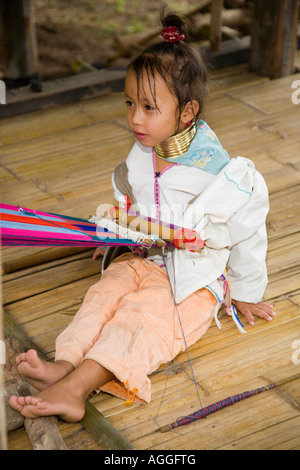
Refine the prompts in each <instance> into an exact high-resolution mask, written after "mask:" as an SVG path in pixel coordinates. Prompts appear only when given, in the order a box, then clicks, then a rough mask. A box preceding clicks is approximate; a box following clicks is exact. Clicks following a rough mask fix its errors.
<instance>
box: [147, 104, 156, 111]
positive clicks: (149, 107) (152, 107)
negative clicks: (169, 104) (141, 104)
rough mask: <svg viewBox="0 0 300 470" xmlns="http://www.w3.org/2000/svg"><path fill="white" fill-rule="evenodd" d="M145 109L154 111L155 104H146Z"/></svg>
mask: <svg viewBox="0 0 300 470" xmlns="http://www.w3.org/2000/svg"><path fill="white" fill-rule="evenodd" d="M145 109H146V110H147V111H154V110H155V107H154V106H151V105H150V104H145Z"/></svg>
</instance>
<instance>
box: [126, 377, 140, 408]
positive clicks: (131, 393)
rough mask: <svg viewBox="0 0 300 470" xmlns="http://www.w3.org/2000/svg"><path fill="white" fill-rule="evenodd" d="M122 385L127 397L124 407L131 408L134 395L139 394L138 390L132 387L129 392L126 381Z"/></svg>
mask: <svg viewBox="0 0 300 470" xmlns="http://www.w3.org/2000/svg"><path fill="white" fill-rule="evenodd" d="M124 385H125V389H126V390H127V397H128V398H127V400H126V401H125V403H124V406H131V405H132V403H133V400H134V398H135V396H136V394H137V393H139V389H138V388H136V387H134V388H133V389H132V392H131V391H130V390H129V385H128V380H126V382H125V384H124Z"/></svg>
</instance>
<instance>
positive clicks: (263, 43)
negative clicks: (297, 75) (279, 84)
mask: <svg viewBox="0 0 300 470" xmlns="http://www.w3.org/2000/svg"><path fill="white" fill-rule="evenodd" d="M298 11H299V2H298V0H274V1H272V2H270V1H269V0H256V2H255V7H254V17H253V25H252V33H251V51H250V71H251V72H255V73H258V74H260V75H262V76H266V77H269V78H271V79H274V78H280V77H284V76H287V75H290V74H292V73H294V69H295V65H294V60H295V50H296V47H297V24H298Z"/></svg>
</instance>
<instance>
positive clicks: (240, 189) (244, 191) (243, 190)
mask: <svg viewBox="0 0 300 470" xmlns="http://www.w3.org/2000/svg"><path fill="white" fill-rule="evenodd" d="M224 175H225V176H226V178H227V179H228V181H230V182H231V183H234V184H235V185H236V187H237V188H238V190H239V191H242V192H243V193H246V194H249V196H250V195H251V193H250V192H249V191H246V190H245V189H242V188H240V187H239V185H238V183H237V182H236V181H234V180H231V179H230V178H229V177H228V175H227V174H226V172H225V171H224Z"/></svg>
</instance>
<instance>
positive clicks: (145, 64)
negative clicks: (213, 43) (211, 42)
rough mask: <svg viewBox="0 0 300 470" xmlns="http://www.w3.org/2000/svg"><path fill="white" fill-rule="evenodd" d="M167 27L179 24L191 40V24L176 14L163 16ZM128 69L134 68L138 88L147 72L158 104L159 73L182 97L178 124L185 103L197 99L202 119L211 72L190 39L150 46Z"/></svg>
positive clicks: (199, 114)
mask: <svg viewBox="0 0 300 470" xmlns="http://www.w3.org/2000/svg"><path fill="white" fill-rule="evenodd" d="M161 22H162V25H163V27H164V28H166V27H169V26H175V27H177V29H178V31H179V32H180V34H184V35H185V37H186V39H188V36H189V31H190V25H189V22H188V21H187V20H184V19H182V18H180V17H179V16H178V15H176V14H174V13H169V14H167V15H166V16H164V13H162V15H161ZM128 70H133V71H134V73H135V75H136V79H137V86H138V91H139V89H140V83H141V76H142V74H143V73H144V72H145V73H146V76H147V78H148V82H149V86H150V90H151V93H152V97H153V99H154V102H155V104H156V93H155V81H154V76H155V74H157V73H158V74H159V75H160V76H161V77H162V79H163V80H164V81H165V83H166V84H167V86H168V88H169V90H170V92H171V93H172V94H173V95H174V96H175V97H176V98H177V100H178V117H177V119H178V126H179V121H180V115H181V112H182V111H183V109H184V107H185V105H186V104H187V103H189V102H191V101H193V100H195V101H197V102H198V104H199V111H198V112H197V114H196V115H195V119H196V120H198V119H200V116H201V114H202V113H203V108H204V102H205V97H206V91H207V82H208V72H207V68H206V65H205V64H204V61H203V59H202V57H201V55H200V52H198V51H196V50H195V49H194V48H193V47H191V46H189V45H188V44H187V43H186V42H183V41H178V42H166V41H165V40H163V41H161V42H159V43H157V44H154V45H152V46H149V47H148V48H147V49H145V50H144V51H143V52H141V53H140V54H139V55H138V56H137V57H135V58H133V59H132V60H131V62H130V63H129V66H128Z"/></svg>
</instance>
